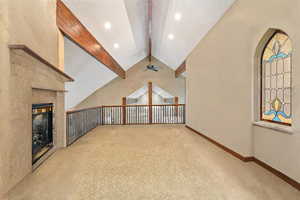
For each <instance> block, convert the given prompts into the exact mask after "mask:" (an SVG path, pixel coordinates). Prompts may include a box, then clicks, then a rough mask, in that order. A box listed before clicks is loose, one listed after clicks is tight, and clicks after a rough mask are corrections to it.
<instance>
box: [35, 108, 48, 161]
mask: <svg viewBox="0 0 300 200" xmlns="http://www.w3.org/2000/svg"><path fill="white" fill-rule="evenodd" d="M52 147H53V104H52V103H47V104H33V105H32V163H33V164H34V163H36V162H37V161H38V160H39V159H40V158H41V157H42V156H43V155H45V154H46V153H47V152H48V151H49V150H50V149H51V148H52Z"/></svg>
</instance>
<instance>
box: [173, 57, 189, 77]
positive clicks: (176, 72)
mask: <svg viewBox="0 0 300 200" xmlns="http://www.w3.org/2000/svg"><path fill="white" fill-rule="evenodd" d="M185 70H186V62H185V61H184V62H183V63H182V64H181V65H180V66H179V67H178V68H177V69H176V71H175V77H176V78H177V77H179V76H180V74H182V73H183V72H185Z"/></svg>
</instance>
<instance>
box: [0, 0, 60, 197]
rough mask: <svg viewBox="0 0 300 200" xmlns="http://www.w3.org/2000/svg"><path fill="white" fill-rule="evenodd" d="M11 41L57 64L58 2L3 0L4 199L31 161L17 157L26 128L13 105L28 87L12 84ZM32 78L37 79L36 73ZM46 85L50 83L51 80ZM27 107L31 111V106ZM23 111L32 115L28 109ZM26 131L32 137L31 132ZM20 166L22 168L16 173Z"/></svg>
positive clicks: (0, 188) (0, 158) (0, 186)
mask: <svg viewBox="0 0 300 200" xmlns="http://www.w3.org/2000/svg"><path fill="white" fill-rule="evenodd" d="M8 44H25V45H26V46H28V47H29V48H31V49H33V50H34V51H35V52H36V53H38V54H40V55H41V56H42V57H43V58H45V59H46V60H47V61H49V62H50V63H52V64H53V65H57V64H58V55H59V53H58V29H57V27H56V1H53V0H39V1H36V0H26V1H20V0H0V58H1V59H0V66H1V67H0V74H1V78H0V104H1V109H0V129H1V134H0V199H1V198H2V195H3V194H4V193H5V192H7V190H8V189H9V188H11V187H12V186H14V184H15V183H16V182H18V181H19V180H20V179H21V178H22V177H23V176H25V175H26V172H27V171H28V169H29V168H28V165H27V164H25V165H23V164H24V163H26V158H27V157H26V156H25V157H24V158H21V160H22V159H23V160H22V161H20V160H19V161H16V160H14V159H15V158H14V156H15V154H14V153H13V150H14V148H16V147H15V144H17V143H16V142H18V141H19V142H23V140H24V137H20V134H23V133H25V131H24V130H22V129H21V127H23V126H21V125H20V129H18V130H17V129H16V123H14V122H15V121H14V120H15V119H16V115H20V112H22V109H23V108H22V107H21V110H18V109H15V110H13V109H12V108H15V107H18V105H19V104H18V102H21V101H23V100H24V99H22V98H21V99H16V96H15V95H16V94H18V95H21V94H24V92H25V91H28V90H24V91H23V90H22V89H21V88H20V87H14V85H13V84H12V77H13V76H14V75H15V72H14V71H13V70H12V68H11V63H10V54H9V53H10V52H9V49H8ZM32 79H36V76H34V77H32ZM45 80H47V79H45ZM45 85H47V86H49V83H45ZM47 88H48V87H47ZM30 94H31V91H30ZM25 95H27V94H25ZM26 108H28V110H30V107H26ZM62 109H63V108H62ZM12 113H17V114H16V115H13V114H12ZM22 114H26V115H28V111H27V112H24V113H22ZM29 123H30V122H29ZM26 134H28V136H29V133H28V132H27V131H26ZM18 137H19V138H18ZM28 139H30V138H28ZM22 147H24V145H21V146H19V147H17V149H16V150H17V151H16V152H20V151H24V149H22ZM25 149H26V148H25ZM29 153H30V152H29ZM20 155H23V154H20ZM16 163H17V165H16V166H14V165H15V164H16ZM16 167H18V168H19V169H18V170H17V171H15V172H12V170H13V169H16Z"/></svg>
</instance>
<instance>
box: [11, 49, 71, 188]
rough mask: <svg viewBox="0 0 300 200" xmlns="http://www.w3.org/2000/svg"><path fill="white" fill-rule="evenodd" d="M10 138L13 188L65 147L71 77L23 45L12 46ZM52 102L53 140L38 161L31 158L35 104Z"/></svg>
mask: <svg viewBox="0 0 300 200" xmlns="http://www.w3.org/2000/svg"><path fill="white" fill-rule="evenodd" d="M9 48H10V64H11V77H10V87H11V88H10V98H11V115H10V117H11V120H10V121H11V123H12V132H11V141H10V143H9V144H7V146H8V148H11V149H10V151H9V152H10V156H9V163H8V165H9V174H8V175H7V177H6V179H7V183H8V184H9V187H10V188H11V187H13V186H14V185H16V184H17V183H18V182H19V181H21V180H22V179H23V178H24V177H25V176H26V175H27V174H29V173H31V172H32V170H34V169H35V168H36V167H37V166H39V165H40V164H41V163H42V162H43V161H44V160H45V159H47V158H48V157H49V156H50V155H51V154H52V153H53V152H54V151H56V150H57V149H58V148H62V147H65V146H66V136H65V135H66V134H65V108H64V96H65V90H64V83H65V82H68V81H73V79H72V78H71V77H69V76H68V75H66V74H65V73H64V72H62V71H60V70H59V69H58V68H56V67H55V66H53V65H51V64H50V63H48V62H47V61H46V60H44V59H43V58H41V57H40V56H39V55H37V54H36V53H35V52H33V51H32V50H31V49H29V48H28V47H26V46H24V45H10V46H9ZM45 103H47V104H51V105H53V109H54V111H53V119H54V120H53V121H52V124H53V127H52V130H53V136H52V137H53V138H52V140H53V142H52V145H53V146H52V147H51V148H49V150H48V151H47V152H45V153H44V154H43V155H42V156H41V157H40V158H39V159H38V160H37V161H36V162H32V161H33V157H32V150H33V149H32V145H33V143H32V132H33V131H32V119H33V115H32V113H33V110H32V106H33V105H36V104H38V105H41V104H45Z"/></svg>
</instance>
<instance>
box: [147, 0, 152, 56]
mask: <svg viewBox="0 0 300 200" xmlns="http://www.w3.org/2000/svg"><path fill="white" fill-rule="evenodd" d="M148 38H149V44H148V45H149V49H148V58H149V62H151V58H152V0H148Z"/></svg>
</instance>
